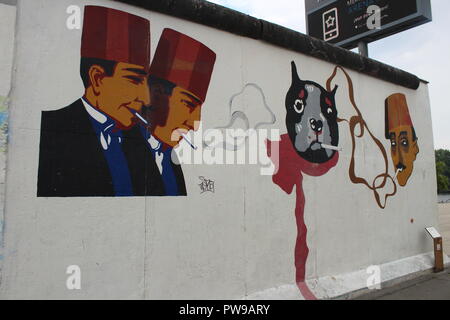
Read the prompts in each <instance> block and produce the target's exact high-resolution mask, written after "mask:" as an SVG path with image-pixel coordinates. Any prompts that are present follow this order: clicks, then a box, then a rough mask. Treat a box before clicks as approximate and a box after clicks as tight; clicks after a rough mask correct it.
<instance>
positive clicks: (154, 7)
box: [114, 0, 421, 90]
mask: <svg viewBox="0 0 450 320" xmlns="http://www.w3.org/2000/svg"><path fill="white" fill-rule="evenodd" d="M114 1H118V2H122V3H126V4H130V5H134V6H137V7H140V8H143V9H147V10H151V11H156V12H159V13H163V14H166V15H170V16H174V17H177V18H181V19H184V20H188V21H192V22H195V23H198V24H203V25H206V26H209V27H213V28H216V29H220V30H223V31H228V32H231V33H234V34H237V35H240V36H244V37H248V38H252V39H257V40H262V41H266V42H268V43H271V44H274V45H276V46H279V47H282V48H286V49H289V50H292V51H296V52H299V53H302V54H305V55H309V56H312V57H315V58H318V59H321V60H324V61H327V62H330V63H333V64H337V65H340V66H342V67H345V68H349V69H352V70H354V71H357V72H361V73H364V74H367V75H369V76H372V77H375V78H378V79H381V80H385V81H388V82H391V83H393V84H397V85H401V86H404V87H406V88H409V89H414V90H417V89H418V88H419V86H420V83H421V81H420V79H419V78H418V77H417V76H415V75H413V74H411V73H409V72H406V71H403V70H400V69H397V68H395V67H392V66H389V65H387V64H384V63H381V62H379V61H376V60H373V59H369V58H365V57H363V56H361V55H359V54H357V53H354V52H352V51H349V50H346V49H343V48H340V47H338V46H335V45H332V44H329V43H327V42H325V41H322V40H319V39H316V38H312V37H309V36H307V35H305V34H302V33H300V32H297V31H294V30H291V29H288V28H285V27H282V26H280V25H277V24H274V23H271V22H268V21H265V20H262V19H257V18H254V17H252V16H249V15H246V14H243V13H241V12H238V11H235V10H232V9H229V8H225V7H223V6H220V5H217V4H214V3H211V2H207V1H204V0H151V1H147V0H114Z"/></svg>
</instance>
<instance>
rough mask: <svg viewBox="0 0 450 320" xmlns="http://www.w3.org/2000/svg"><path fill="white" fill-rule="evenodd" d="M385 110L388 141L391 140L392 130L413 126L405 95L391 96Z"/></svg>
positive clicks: (387, 100)
mask: <svg viewBox="0 0 450 320" xmlns="http://www.w3.org/2000/svg"><path fill="white" fill-rule="evenodd" d="M385 109H386V111H385V112H386V138H387V139H389V131H390V130H392V129H394V128H397V127H401V126H410V127H412V126H413V124H412V120H411V116H410V115H409V109H408V104H407V103H406V96H405V95H404V94H402V93H396V94H393V95H391V96H389V97H388V98H387V99H386V102H385Z"/></svg>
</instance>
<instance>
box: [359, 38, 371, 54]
mask: <svg viewBox="0 0 450 320" xmlns="http://www.w3.org/2000/svg"><path fill="white" fill-rule="evenodd" d="M358 50H359V54H360V55H362V56H363V57H366V58H368V57H369V45H368V44H367V42H364V41H361V42H358Z"/></svg>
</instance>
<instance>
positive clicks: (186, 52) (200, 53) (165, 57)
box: [149, 28, 216, 102]
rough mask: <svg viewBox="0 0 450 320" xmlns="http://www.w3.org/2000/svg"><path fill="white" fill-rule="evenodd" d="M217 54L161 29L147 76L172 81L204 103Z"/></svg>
mask: <svg viewBox="0 0 450 320" xmlns="http://www.w3.org/2000/svg"><path fill="white" fill-rule="evenodd" d="M215 61H216V54H215V53H214V52H213V51H212V50H211V49H209V48H208V47H207V46H205V45H204V44H203V43H201V42H199V41H197V40H195V39H192V38H191V37H188V36H187V35H185V34H182V33H179V32H177V31H175V30H172V29H167V28H166V29H164V30H163V33H162V35H161V38H160V39H159V43H158V47H157V48H156V52H155V57H154V58H153V61H152V64H151V66H150V72H149V73H150V75H152V76H155V77H158V78H160V79H164V80H167V81H170V82H172V83H173V84H175V85H176V86H178V87H181V88H183V89H186V90H188V91H190V92H191V93H193V94H194V95H196V96H197V97H198V98H199V99H200V100H201V101H202V102H203V101H205V98H206V93H207V91H208V87H209V82H210V80H211V74H212V71H213V68H214V63H215Z"/></svg>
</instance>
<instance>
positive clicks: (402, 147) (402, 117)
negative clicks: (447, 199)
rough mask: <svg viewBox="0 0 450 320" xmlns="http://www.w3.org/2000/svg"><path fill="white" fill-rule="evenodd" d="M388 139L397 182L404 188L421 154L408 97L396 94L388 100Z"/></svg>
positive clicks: (386, 111) (386, 112) (386, 110)
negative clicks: (410, 113) (407, 100)
mask: <svg viewBox="0 0 450 320" xmlns="http://www.w3.org/2000/svg"><path fill="white" fill-rule="evenodd" d="M385 106H386V107H385V115H386V124H385V127H386V139H388V140H389V141H390V142H391V157H392V162H393V164H394V168H395V169H396V170H397V175H396V177H397V182H398V184H399V185H400V186H402V187H404V186H406V184H407V183H408V179H409V178H410V177H411V174H412V172H413V169H414V161H415V160H416V157H417V154H418V153H419V146H418V141H417V140H418V138H417V136H416V131H415V130H414V126H413V123H412V121H411V116H410V115H409V109H408V104H407V102H406V96H405V95H404V94H401V93H396V94H393V95H391V96H389V97H388V98H387V99H386V104H385Z"/></svg>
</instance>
